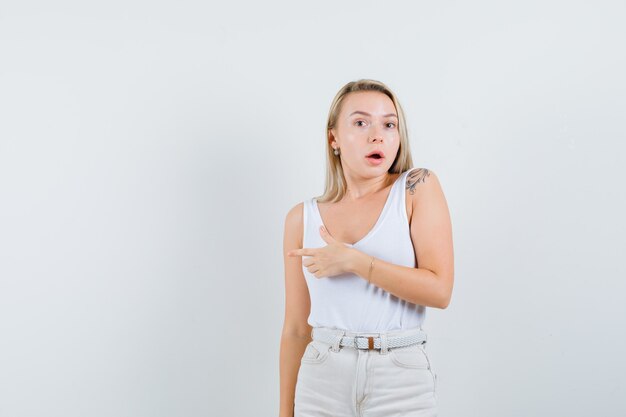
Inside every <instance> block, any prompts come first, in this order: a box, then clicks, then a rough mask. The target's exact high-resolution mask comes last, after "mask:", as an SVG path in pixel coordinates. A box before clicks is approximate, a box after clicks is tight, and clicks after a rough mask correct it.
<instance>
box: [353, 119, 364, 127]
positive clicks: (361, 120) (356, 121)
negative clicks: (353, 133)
mask: <svg viewBox="0 0 626 417" xmlns="http://www.w3.org/2000/svg"><path fill="white" fill-rule="evenodd" d="M362 121H363V120H357V121H356V122H355V123H359V122H362ZM357 126H362V125H357Z"/></svg>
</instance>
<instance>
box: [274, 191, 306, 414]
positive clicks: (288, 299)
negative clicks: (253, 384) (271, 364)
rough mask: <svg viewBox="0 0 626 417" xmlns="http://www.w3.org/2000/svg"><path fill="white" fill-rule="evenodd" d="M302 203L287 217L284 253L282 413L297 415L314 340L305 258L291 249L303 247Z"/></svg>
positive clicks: (281, 355)
mask: <svg viewBox="0 0 626 417" xmlns="http://www.w3.org/2000/svg"><path fill="white" fill-rule="evenodd" d="M303 208H304V207H303V204H302V203H300V204H298V205H296V206H295V207H293V208H292V209H291V210H290V211H289V213H287V217H286V219H285V232H284V238H283V256H284V262H285V318H284V322H283V330H282V336H281V340H280V410H279V416H280V417H293V411H294V397H295V388H296V380H297V376H298V371H299V370H300V359H301V358H302V355H303V353H304V350H305V348H306V345H307V344H308V343H309V342H310V341H311V330H312V328H311V326H310V325H309V324H308V323H307V319H308V316H309V312H310V309H311V300H310V297H309V288H308V287H307V284H306V280H305V279H304V273H303V272H302V262H301V259H300V258H299V257H289V256H287V252H288V251H290V250H292V249H300V248H302V227H303V224H302V222H303V220H302V210H303Z"/></svg>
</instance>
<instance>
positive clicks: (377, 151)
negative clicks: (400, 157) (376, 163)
mask: <svg viewBox="0 0 626 417" xmlns="http://www.w3.org/2000/svg"><path fill="white" fill-rule="evenodd" d="M375 153H377V154H379V155H380V156H381V157H382V158H380V159H383V158H384V157H385V153H384V152H383V151H381V150H380V149H374V150H372V151H371V152H370V153H368V154H367V155H365V157H366V158H367V157H368V156H370V155H373V154H375Z"/></svg>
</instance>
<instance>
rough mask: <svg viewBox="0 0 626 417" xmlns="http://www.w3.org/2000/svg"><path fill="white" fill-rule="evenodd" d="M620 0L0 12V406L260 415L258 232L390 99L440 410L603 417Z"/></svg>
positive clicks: (622, 370) (619, 111) (311, 190)
mask: <svg viewBox="0 0 626 417" xmlns="http://www.w3.org/2000/svg"><path fill="white" fill-rule="evenodd" d="M624 21H626V4H625V3H624V2H622V1H614V2H609V1H595V2H590V1H589V2H581V1H549V0H548V1H546V0H541V1H519V2H502V1H472V2H460V1H458V2H451V1H438V2H408V1H407V2H393V1H392V2H385V3H384V4H383V3H382V2H373V1H363V0H361V1H344V2H328V1H317V2H314V3H309V4H300V2H288V1H282V2H252V1H249V2H245V3H244V2H231V3H225V2H220V3H212V2H199V1H197V2H190V1H176V2H174V1H169V2H164V1H157V2H148V1H136V0H131V1H128V0H126V1H123V2H122V1H113V2H110V1H109V2H99V3H94V2H89V3H86V2H79V1H75V2H64V1H60V2H53V3H51V2H43V1H40V2H28V1H25V2H24V1H20V2H17V1H10V2H8V1H2V2H0V416H1V417H22V416H24V417H25V416H42V417H44V416H45V417H53V416H59V417H61V416H62V417H74V416H76V417H78V416H80V417H84V416H90V417H99V416H115V417H127V416H128V417H144V416H145V417H157V416H185V417H194V416H260V415H263V416H271V415H277V414H278V394H279V379H278V377H279V374H278V359H279V355H278V353H279V344H280V332H281V329H282V320H283V314H284V276H283V273H284V271H283V259H282V238H283V222H284V218H285V216H286V214H287V212H288V210H289V209H290V208H291V207H293V206H294V205H296V204H298V203H299V202H301V201H302V200H304V199H306V198H309V197H311V196H313V195H317V194H320V193H321V192H322V187H323V181H324V164H325V159H324V158H325V154H324V125H325V122H326V117H327V114H328V109H329V106H330V103H331V101H332V98H333V97H334V95H335V94H336V92H337V91H338V89H339V88H340V87H341V86H342V85H344V84H345V83H346V82H348V81H352V80H356V79H358V78H373V79H377V80H380V81H383V82H385V83H386V84H388V85H389V86H390V87H391V88H392V89H393V90H394V91H395V92H396V93H397V95H398V96H399V98H400V101H401V103H402V105H403V107H404V109H405V111H406V115H407V118H408V123H409V134H410V140H411V148H412V153H413V157H414V165H415V166H422V167H427V168H429V169H431V170H433V171H434V172H435V173H436V174H437V175H438V176H439V178H440V180H441V183H442V186H443V188H444V193H445V194H446V198H447V201H448V204H449V208H450V213H451V217H452V222H453V231H454V247H455V268H456V271H455V272H456V275H455V288H454V294H453V298H452V302H451V304H450V306H449V307H448V308H447V309H446V310H436V309H428V311H427V317H426V322H425V326H424V328H425V330H427V331H428V332H429V343H430V344H429V353H430V355H431V358H432V361H433V365H434V367H435V368H436V371H437V373H438V376H439V387H438V389H439V399H440V409H441V415H442V416H464V417H472V416H476V417H487V416H489V417H496V416H497V417H500V416H520V417H522V416H523V417H526V416H570V417H574V416H589V415H625V414H626V400H625V399H624V396H623V394H624V392H625V391H626V384H625V382H624V374H626V360H625V359H624V352H626V336H625V332H624V327H625V324H626V323H625V317H626V307H625V304H624V294H625V292H626V280H625V278H626V267H625V266H624V256H625V255H626V251H625V249H626V247H625V246H626V245H625V238H624V236H625V233H626V221H625V220H624V212H625V211H626V196H625V192H624V179H625V178H626V175H625V174H626V169H625V167H624V165H625V159H626V158H625V157H624V152H625V151H626V146H625V145H624V141H625V140H626V127H625V125H624V116H625V115H626V94H625V93H626V82H625V78H624V74H625V73H626V53H625V51H626V29H625V26H624Z"/></svg>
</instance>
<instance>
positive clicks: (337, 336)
mask: <svg viewBox="0 0 626 417" xmlns="http://www.w3.org/2000/svg"><path fill="white" fill-rule="evenodd" d="M338 330H339V331H338V332H335V341H334V342H333V345H332V346H331V348H330V350H332V351H333V352H339V344H340V343H341V339H342V338H343V335H344V334H345V333H346V331H345V330H344V329H338Z"/></svg>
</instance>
